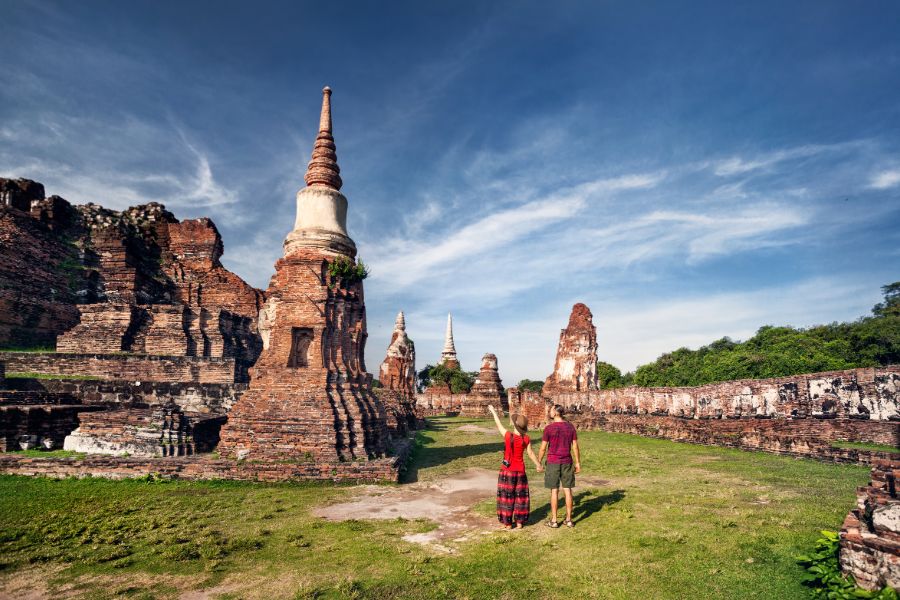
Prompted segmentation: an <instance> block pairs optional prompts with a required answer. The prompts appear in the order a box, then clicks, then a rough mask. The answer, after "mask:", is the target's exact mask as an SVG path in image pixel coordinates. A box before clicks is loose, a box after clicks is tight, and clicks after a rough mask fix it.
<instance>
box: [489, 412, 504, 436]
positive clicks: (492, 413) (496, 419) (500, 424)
mask: <svg viewBox="0 0 900 600" xmlns="http://www.w3.org/2000/svg"><path fill="white" fill-rule="evenodd" d="M488 410H489V411H491V415H492V416H493V417H494V423H496V424H497V430H498V431H499V432H500V435H502V436H503V437H506V427H504V426H503V423H501V422H500V417H498V416H497V410H496V409H495V408H494V405H493V404H488Z"/></svg>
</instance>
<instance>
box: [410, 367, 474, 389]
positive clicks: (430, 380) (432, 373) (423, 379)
mask: <svg viewBox="0 0 900 600" xmlns="http://www.w3.org/2000/svg"><path fill="white" fill-rule="evenodd" d="M477 376H478V373H477V372H475V371H463V370H461V369H460V368H459V367H455V368H452V369H451V368H449V367H447V366H446V365H444V364H439V365H427V366H426V367H425V368H424V369H422V370H421V371H419V373H418V379H419V388H420V389H425V388H426V387H429V386H432V385H448V386H449V387H450V391H451V392H453V393H454V394H464V393H466V392H468V391H469V390H471V389H472V385H474V383H475V378H476V377H477Z"/></svg>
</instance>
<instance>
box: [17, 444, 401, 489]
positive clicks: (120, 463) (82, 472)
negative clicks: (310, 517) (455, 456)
mask: <svg viewBox="0 0 900 600" xmlns="http://www.w3.org/2000/svg"><path fill="white" fill-rule="evenodd" d="M411 447H412V444H410V443H408V442H405V441H403V442H400V443H398V444H396V447H395V455H394V456H390V457H386V458H379V459H375V460H368V461H347V462H335V463H331V462H317V461H315V460H292V461H252V460H247V461H234V460H232V459H216V458H213V457H211V456H209V455H194V456H181V457H165V458H134V457H120V456H103V455H87V456H86V457H84V458H44V457H39V458H35V457H30V456H28V457H25V456H20V455H11V454H0V473H5V474H9V475H27V476H43V477H58V478H63V477H104V478H108V479H127V478H133V477H144V476H147V475H154V476H159V477H165V478H172V479H188V480H194V479H233V480H239V481H284V480H287V479H291V480H307V481H323V482H324V481H356V482H362V483H365V482H371V483H380V482H388V483H390V482H392V483H397V481H398V479H399V476H400V470H401V467H402V466H403V464H404V463H405V462H406V459H407V458H408V456H409V451H410V449H411Z"/></svg>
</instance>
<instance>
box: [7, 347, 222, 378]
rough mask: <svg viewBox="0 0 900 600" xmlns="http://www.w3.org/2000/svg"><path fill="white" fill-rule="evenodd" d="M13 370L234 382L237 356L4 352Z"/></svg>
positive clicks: (68, 374) (103, 376) (108, 376)
mask: <svg viewBox="0 0 900 600" xmlns="http://www.w3.org/2000/svg"><path fill="white" fill-rule="evenodd" d="M0 360H2V361H3V362H5V363H6V368H7V370H8V371H9V372H17V373H39V374H43V375H65V376H72V375H75V376H79V375H80V376H88V377H101V378H103V379H110V380H126V381H165V382H185V383H187V382H193V383H234V382H235V380H236V372H237V365H236V363H235V359H233V358H215V357H197V356H134V355H128V354H122V355H114V354H59V353H55V352H0Z"/></svg>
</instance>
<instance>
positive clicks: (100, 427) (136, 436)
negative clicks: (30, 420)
mask: <svg viewBox="0 0 900 600" xmlns="http://www.w3.org/2000/svg"><path fill="white" fill-rule="evenodd" d="M79 417H80V419H79V420H80V423H79V426H78V428H77V429H75V430H74V431H72V433H70V434H69V435H68V436H66V438H65V441H64V444H63V448H64V449H65V450H72V451H75V452H87V453H90V454H112V455H120V456H121V455H129V456H144V457H150V456H187V455H191V454H196V453H198V452H209V451H211V450H212V449H213V448H215V446H216V444H217V443H218V441H219V429H220V428H221V427H222V424H223V423H224V422H225V416H224V415H209V414H202V413H190V412H185V411H183V410H181V409H180V408H179V407H178V406H173V405H162V406H154V407H151V408H125V409H120V410H109V411H103V412H92V413H82V414H80V415H79Z"/></svg>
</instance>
